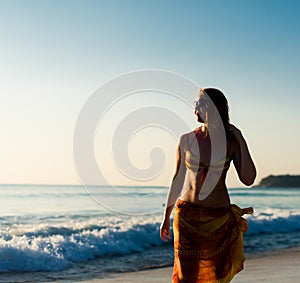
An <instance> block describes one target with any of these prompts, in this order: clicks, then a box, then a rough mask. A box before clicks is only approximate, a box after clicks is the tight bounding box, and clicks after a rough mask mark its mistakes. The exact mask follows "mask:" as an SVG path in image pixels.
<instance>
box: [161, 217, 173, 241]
mask: <svg viewBox="0 0 300 283" xmlns="http://www.w3.org/2000/svg"><path fill="white" fill-rule="evenodd" d="M160 237H161V238H162V239H163V240H164V241H165V242H167V241H168V240H169V239H171V232H170V218H165V219H164V221H163V222H162V224H161V225H160Z"/></svg>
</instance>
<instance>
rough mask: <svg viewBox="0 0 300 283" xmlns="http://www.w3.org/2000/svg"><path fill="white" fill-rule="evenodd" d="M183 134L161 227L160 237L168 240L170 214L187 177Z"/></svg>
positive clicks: (178, 147) (177, 150)
mask: <svg viewBox="0 0 300 283" xmlns="http://www.w3.org/2000/svg"><path fill="white" fill-rule="evenodd" d="M183 148H184V147H183V136H182V137H181V138H180V141H179V143H178V145H177V148H176V157H175V173H174V177H173V179H172V183H171V185H170V188H169V192H168V196H167V201H166V205H165V207H166V208H165V212H164V218H163V222H162V224H161V227H160V237H161V238H162V239H163V240H164V241H167V238H170V236H171V235H170V216H171V213H172V210H173V208H174V205H175V203H176V201H177V199H178V197H179V195H180V194H181V191H182V188H183V183H184V179H185V172H186V167H185V160H184V152H183Z"/></svg>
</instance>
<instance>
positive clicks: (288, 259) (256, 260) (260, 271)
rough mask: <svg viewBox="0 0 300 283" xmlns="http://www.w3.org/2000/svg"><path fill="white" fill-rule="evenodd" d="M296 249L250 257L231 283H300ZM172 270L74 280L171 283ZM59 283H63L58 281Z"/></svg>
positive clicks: (91, 282)
mask: <svg viewBox="0 0 300 283" xmlns="http://www.w3.org/2000/svg"><path fill="white" fill-rule="evenodd" d="M299 262H300V247H296V248H292V249H286V250H280V251H275V252H274V251H273V252H270V253H268V254H263V255H261V256H258V257H253V258H250V259H248V260H247V261H246V263H245V268H244V270H243V271H241V272H240V273H239V274H237V275H236V276H235V277H234V279H233V280H232V282H234V283H254V282H255V283H257V282H259V283H261V282H268V283H270V282H272V283H279V282H280V283H282V282H286V283H289V282H300V268H299ZM171 274H172V267H165V268H158V269H150V270H144V271H139V272H130V273H122V274H110V275H108V276H107V278H105V279H103V278H102V279H99V278H98V279H96V278H95V279H92V280H88V281H78V283H79V282H81V283H127V282H128V283H129V282H149V283H150V282H153V283H154V282H155V283H166V282H171ZM60 282H63V281H60Z"/></svg>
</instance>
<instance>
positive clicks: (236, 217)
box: [172, 200, 253, 283]
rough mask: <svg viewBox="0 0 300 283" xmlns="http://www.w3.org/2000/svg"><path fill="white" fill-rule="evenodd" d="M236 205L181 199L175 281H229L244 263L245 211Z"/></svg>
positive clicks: (247, 210) (176, 222)
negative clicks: (200, 203)
mask: <svg viewBox="0 0 300 283" xmlns="http://www.w3.org/2000/svg"><path fill="white" fill-rule="evenodd" d="M250 213H253V208H252V207H249V208H244V209H241V208H240V207H238V206H237V205H234V204H232V205H230V206H228V207H226V208H220V209H215V208H214V209H212V208H211V209H210V208H204V207H200V206H197V205H195V204H193V203H189V202H185V201H182V200H178V202H177V205H176V211H175V215H174V222H173V233H174V252H175V259H174V269H173V275H172V282H173V283H202V282H206V283H209V282H210V283H227V282H230V281H231V279H232V278H233V276H234V275H235V274H236V273H238V272H239V271H241V270H242V269H243V266H244V261H245V255H244V242H243V233H244V232H245V231H247V230H248V223H247V220H246V219H244V218H243V217H242V215H244V214H250Z"/></svg>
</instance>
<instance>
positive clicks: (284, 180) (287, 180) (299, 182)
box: [253, 174, 300, 188]
mask: <svg viewBox="0 0 300 283" xmlns="http://www.w3.org/2000/svg"><path fill="white" fill-rule="evenodd" d="M253 187H254V188H256V187H260V188H300V175H289V174H286V175H269V176H267V177H265V178H263V179H261V181H260V183H259V184H258V185H255V186H253Z"/></svg>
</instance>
